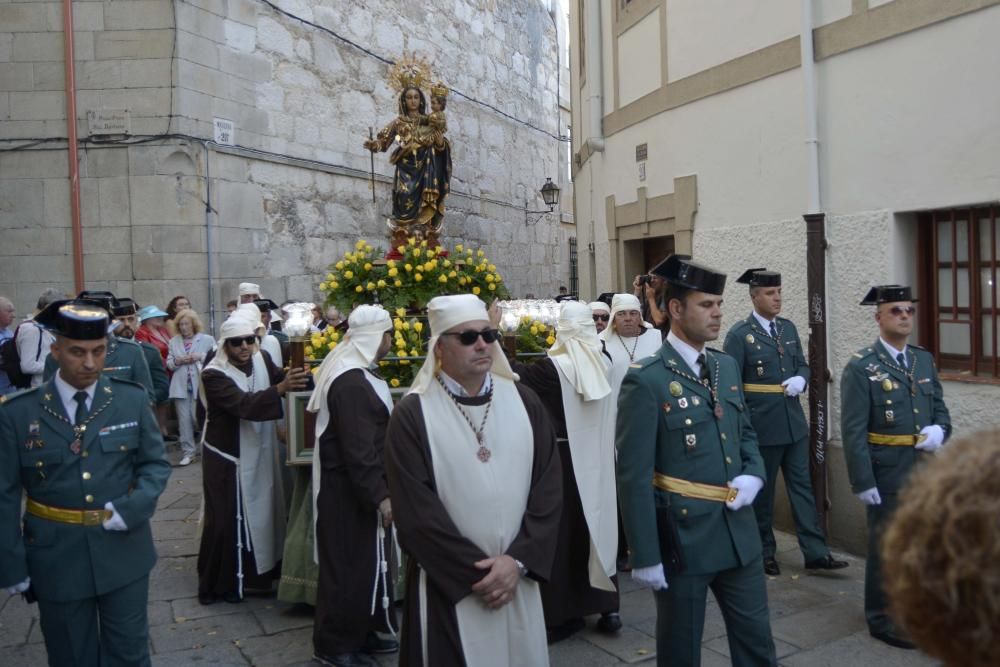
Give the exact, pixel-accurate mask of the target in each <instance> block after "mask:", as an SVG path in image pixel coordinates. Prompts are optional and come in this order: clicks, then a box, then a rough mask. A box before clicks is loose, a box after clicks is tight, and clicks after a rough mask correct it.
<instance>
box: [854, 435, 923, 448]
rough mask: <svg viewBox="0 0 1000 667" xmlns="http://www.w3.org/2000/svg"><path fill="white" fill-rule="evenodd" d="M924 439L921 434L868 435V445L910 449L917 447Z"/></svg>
mask: <svg viewBox="0 0 1000 667" xmlns="http://www.w3.org/2000/svg"><path fill="white" fill-rule="evenodd" d="M926 439H927V436H926V435H924V434H922V433H917V434H914V435H888V434H885V433H869V434H868V444H871V445H889V446H890V447H912V446H913V445H919V444H920V443H921V442H923V441H924V440H926Z"/></svg>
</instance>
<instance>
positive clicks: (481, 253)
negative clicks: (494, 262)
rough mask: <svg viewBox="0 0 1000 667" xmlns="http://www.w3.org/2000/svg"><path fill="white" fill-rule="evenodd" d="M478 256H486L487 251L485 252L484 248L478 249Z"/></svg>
mask: <svg viewBox="0 0 1000 667" xmlns="http://www.w3.org/2000/svg"><path fill="white" fill-rule="evenodd" d="M476 257H486V253H485V252H483V251H482V250H477V251H476Z"/></svg>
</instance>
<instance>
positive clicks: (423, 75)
mask: <svg viewBox="0 0 1000 667" xmlns="http://www.w3.org/2000/svg"><path fill="white" fill-rule="evenodd" d="M430 78H431V66H430V63H428V62H427V61H426V60H425V59H424V58H419V57H417V56H416V55H412V54H411V55H407V54H406V52H404V53H403V57H402V58H400V59H399V60H397V61H396V62H395V63H394V64H393V66H392V67H391V68H390V69H389V82H390V83H391V84H392V85H393V86H394V87H395V88H396V89H397V90H404V89H406V88H411V87H412V88H422V87H423V85H424V83H425V82H426V81H429V80H430Z"/></svg>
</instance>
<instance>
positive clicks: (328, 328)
mask: <svg viewBox="0 0 1000 667" xmlns="http://www.w3.org/2000/svg"><path fill="white" fill-rule="evenodd" d="M334 331H336V329H334V328H333V327H331V326H330V325H329V324H328V325H326V328H325V329H323V331H321V332H320V333H322V334H325V335H327V336H332V335H333V333H334Z"/></svg>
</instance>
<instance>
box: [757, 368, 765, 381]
mask: <svg viewBox="0 0 1000 667" xmlns="http://www.w3.org/2000/svg"><path fill="white" fill-rule="evenodd" d="M757 377H759V378H762V377H764V367H763V366H758V367H757Z"/></svg>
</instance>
